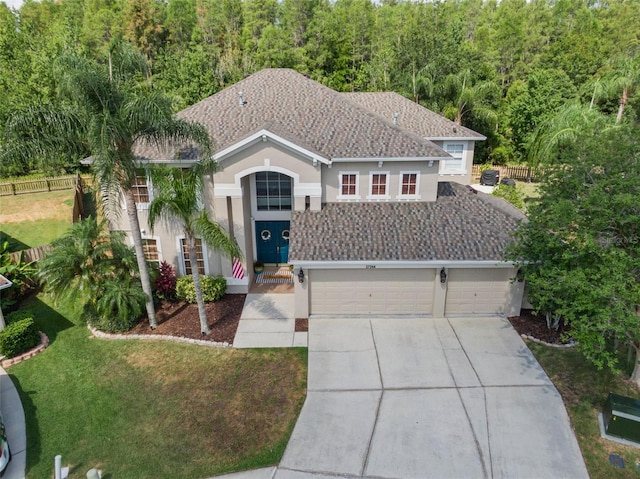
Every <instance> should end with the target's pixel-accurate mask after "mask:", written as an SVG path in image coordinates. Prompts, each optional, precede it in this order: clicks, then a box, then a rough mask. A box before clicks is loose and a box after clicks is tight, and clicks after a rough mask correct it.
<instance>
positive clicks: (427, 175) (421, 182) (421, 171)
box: [322, 161, 438, 203]
mask: <svg viewBox="0 0 640 479" xmlns="http://www.w3.org/2000/svg"><path fill="white" fill-rule="evenodd" d="M347 172H351V173H353V172H355V173H358V193H357V194H358V196H359V199H358V200H356V199H353V200H342V199H340V198H339V190H340V175H341V174H342V173H347ZM372 173H388V174H389V180H388V183H387V184H388V188H389V199H388V200H386V201H407V200H402V199H399V198H398V195H399V194H400V191H401V190H400V180H401V175H402V173H418V175H419V178H418V198H416V199H412V200H410V201H435V200H436V197H437V193H438V162H437V161H434V162H433V165H432V166H431V167H429V164H428V162H427V161H406V162H399V161H383V162H382V165H381V166H378V162H377V161H366V162H358V163H342V162H340V163H338V162H334V163H333V164H332V165H331V168H329V167H328V166H327V165H323V166H322V189H323V198H322V201H323V202H326V203H335V202H338V201H362V202H367V201H384V200H380V199H368V198H367V196H368V195H369V194H370V187H371V178H370V175H371V174H372Z"/></svg>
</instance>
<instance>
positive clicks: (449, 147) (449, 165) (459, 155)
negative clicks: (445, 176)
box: [442, 143, 464, 173]
mask: <svg viewBox="0 0 640 479" xmlns="http://www.w3.org/2000/svg"><path fill="white" fill-rule="evenodd" d="M444 151H446V152H447V153H449V154H450V155H451V156H452V157H453V158H447V159H446V160H444V168H443V170H442V171H443V172H449V171H451V172H458V173H460V172H464V162H463V160H462V159H463V156H464V144H463V143H445V145H444Z"/></svg>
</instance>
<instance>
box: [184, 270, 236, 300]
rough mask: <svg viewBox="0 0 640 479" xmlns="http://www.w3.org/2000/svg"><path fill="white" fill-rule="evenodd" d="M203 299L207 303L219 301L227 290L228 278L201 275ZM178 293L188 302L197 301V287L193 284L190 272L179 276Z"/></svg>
mask: <svg viewBox="0 0 640 479" xmlns="http://www.w3.org/2000/svg"><path fill="white" fill-rule="evenodd" d="M200 286H201V289H202V299H203V300H204V302H205V303H208V302H211V301H218V300H220V299H221V298H222V297H223V296H224V293H225V292H226V291H227V280H226V279H224V278H223V277H222V276H215V277H214V276H204V275H203V276H200ZM176 295H177V296H178V298H180V299H184V300H185V301H186V302H187V303H195V302H196V288H195V286H194V285H193V277H192V276H191V275H190V274H189V275H187V276H181V277H180V278H178V282H177V284H176Z"/></svg>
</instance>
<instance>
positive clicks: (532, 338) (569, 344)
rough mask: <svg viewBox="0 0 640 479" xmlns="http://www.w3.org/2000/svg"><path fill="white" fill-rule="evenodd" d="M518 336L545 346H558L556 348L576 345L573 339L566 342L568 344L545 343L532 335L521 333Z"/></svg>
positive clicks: (567, 347)
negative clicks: (570, 341)
mask: <svg viewBox="0 0 640 479" xmlns="http://www.w3.org/2000/svg"><path fill="white" fill-rule="evenodd" d="M520 336H521V337H522V338H523V339H527V340H529V341H533V342H534V343H538V344H544V345H545V346H549V347H552V348H558V349H570V348H575V347H576V346H577V345H578V343H577V341H574V342H573V343H568V344H554V343H547V342H546V341H542V340H541V339H538V338H534V337H533V336H529V335H528V334H521V335H520Z"/></svg>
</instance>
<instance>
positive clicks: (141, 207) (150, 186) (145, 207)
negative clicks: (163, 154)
mask: <svg viewBox="0 0 640 479" xmlns="http://www.w3.org/2000/svg"><path fill="white" fill-rule="evenodd" d="M140 176H142V175H140ZM147 191H149V201H148V202H147V203H136V209H137V210H138V211H141V210H148V209H149V205H150V204H151V202H152V201H153V184H152V183H151V177H150V176H149V175H147ZM122 209H123V210H126V209H127V204H126V203H125V201H124V192H123V197H122Z"/></svg>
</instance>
